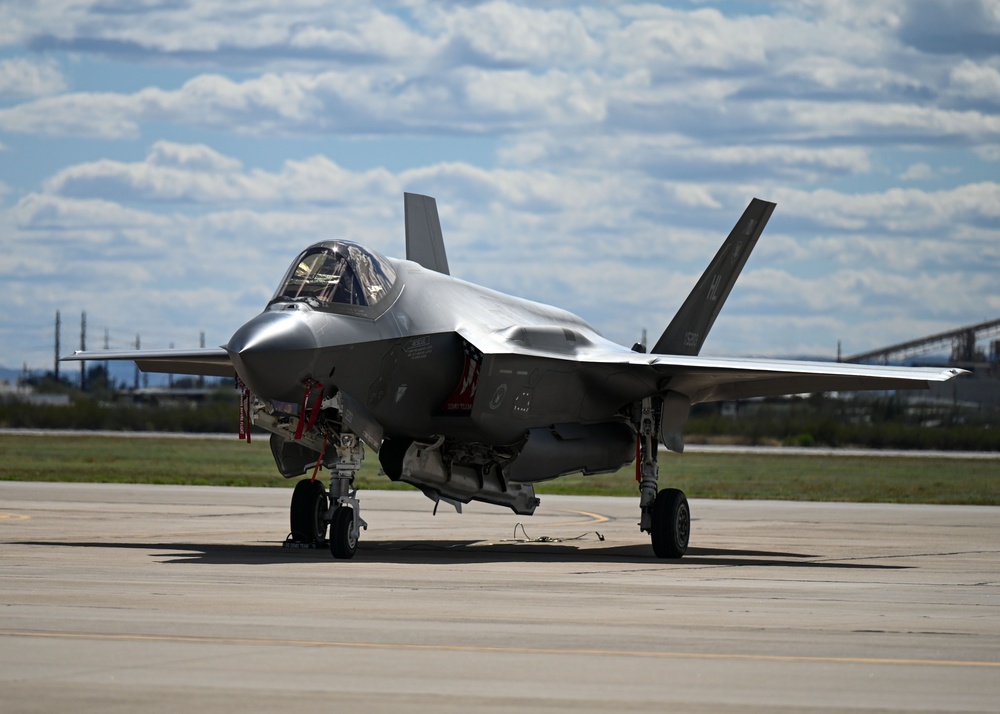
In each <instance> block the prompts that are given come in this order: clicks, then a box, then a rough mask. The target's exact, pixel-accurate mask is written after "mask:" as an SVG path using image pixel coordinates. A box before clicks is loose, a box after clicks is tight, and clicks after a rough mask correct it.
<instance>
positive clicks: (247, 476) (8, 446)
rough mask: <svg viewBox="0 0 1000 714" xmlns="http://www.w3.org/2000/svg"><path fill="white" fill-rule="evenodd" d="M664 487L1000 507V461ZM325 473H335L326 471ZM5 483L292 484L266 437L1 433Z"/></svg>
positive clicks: (364, 479) (373, 475)
mask: <svg viewBox="0 0 1000 714" xmlns="http://www.w3.org/2000/svg"><path fill="white" fill-rule="evenodd" d="M378 468H379V467H378V459H377V458H374V455H372V454H369V455H368V458H367V459H366V460H365V465H364V468H363V469H362V471H361V474H360V475H359V478H358V481H357V485H358V487H359V488H361V489H386V488H411V487H410V486H407V485H406V484H394V483H392V482H391V481H389V479H387V478H386V477H385V476H379V475H378ZM660 469H661V476H660V481H661V485H670V486H674V487H677V488H681V489H683V490H684V491H685V492H686V493H687V494H688V496H690V497H692V498H740V499H782V500H812V501H861V502H895V503H964V504H982V505H1000V460H996V459H988V460H979V459H935V458H906V457H903V458H895V457H871V458H865V457H855V456H799V455H789V456H784V455H774V456H771V455H760V456H757V455H745V454H705V453H688V454H664V455H661V457H660ZM320 478H322V479H323V480H324V481H325V480H326V479H327V478H329V475H328V473H327V472H326V471H324V472H322V474H321V476H320ZM0 480H6V481H64V482H78V481H94V482H112V483H163V484H171V483H172V484H195V485H215V486H271V487H288V486H291V485H293V484H294V483H295V479H290V480H286V479H284V478H282V477H281V476H280V475H278V473H277V471H276V469H275V467H274V462H273V460H272V459H271V452H270V449H269V448H268V444H267V440H266V439H265V438H261V439H258V440H256V441H254V442H253V443H252V444H250V445H247V444H245V443H243V442H241V441H239V440H238V439H236V438H235V437H233V440H232V441H219V440H209V439H197V438H195V439H159V438H118V437H97V436H94V437H86V436H85V437H77V436H72V437H69V436H67V437H63V436H58V437H53V436H20V435H17V436H11V435H0ZM536 490H537V491H538V493H539V494H546V493H569V494H591V495H608V496H634V495H635V494H636V492H637V490H636V483H635V477H634V470H633V468H632V467H627V468H625V469H622V470H621V471H619V472H618V473H616V474H604V475H599V476H567V477H563V478H561V479H556V480H554V481H548V482H545V483H541V484H538V485H537V486H536Z"/></svg>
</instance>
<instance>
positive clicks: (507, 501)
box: [67, 194, 962, 559]
mask: <svg viewBox="0 0 1000 714" xmlns="http://www.w3.org/2000/svg"><path fill="white" fill-rule="evenodd" d="M404 206H405V223H406V230H405V232H406V260H399V259H392V258H386V257H385V256H383V255H380V254H379V253H377V252H376V251H374V250H371V249H369V248H366V247H364V246H362V245H360V244H358V243H354V242H350V241H348V240H343V239H340V238H332V239H328V240H322V241H320V242H318V243H315V244H313V245H311V246H309V247H308V248H306V249H305V250H304V251H303V252H302V253H301V254H299V256H298V257H296V258H295V260H293V261H292V264H291V266H290V267H289V268H288V271H287V273H286V274H285V276H284V278H283V279H282V280H281V283H280V284H279V285H278V288H277V290H276V291H275V292H274V296H273V297H272V298H271V300H270V301H269V302H268V303H267V305H266V306H265V307H264V310H263V312H261V313H260V314H259V315H257V316H255V317H253V318H252V319H250V321H249V322H247V323H246V324H245V325H243V326H242V327H240V328H239V329H238V330H237V331H236V333H235V334H234V335H233V336H232V338H230V340H229V342H228V343H227V344H226V345H224V346H223V347H221V348H219V349H197V350H169V351H136V352H91V353H82V352H77V353H76V354H74V355H73V356H71V357H68V358H67V359H71V360H110V359H121V360H133V361H135V362H136V364H138V366H139V368H140V369H142V370H144V371H146V372H161V373H173V374H190V375H209V376H212V375H214V376H224V377H233V378H234V379H235V380H237V381H236V383H237V385H238V386H239V387H240V389H241V390H242V399H241V401H240V404H241V407H240V435H241V437H243V438H245V439H247V440H249V439H250V429H251V427H252V426H255V427H258V428H260V429H263V430H266V431H267V432H270V446H271V452H272V454H273V456H274V461H275V464H276V465H277V469H278V471H279V472H280V473H281V475H282V476H284V477H285V478H294V477H297V476H301V475H303V474H307V473H308V472H309V471H310V470H312V472H313V477H312V478H306V479H302V480H301V481H299V483H297V484H296V486H295V489H294V492H293V494H292V499H291V508H290V521H291V532H292V533H291V536H290V543H292V544H300V545H306V546H322V547H326V545H327V544H329V548H330V551H331V553H332V555H333V556H334V557H335V558H341V559H346V558H352V557H353V556H354V554H355V552H356V549H357V544H358V539H359V536H360V532H361V529H367V523H366V522H365V521H364V520H363V518H362V516H361V505H360V500H359V498H358V492H357V490H356V488H355V484H354V481H355V476H356V475H357V473H358V470H359V469H360V467H361V464H362V460H363V459H364V458H365V453H366V452H365V446H366V445H367V447H368V448H369V449H370V450H371V451H372V452H375V453H376V454H377V455H378V460H379V462H380V464H381V466H382V471H383V472H384V473H385V475H386V476H387V477H388V478H389V479H391V480H393V481H403V482H406V483H409V484H412V485H413V486H416V487H417V488H418V489H420V490H421V491H423V493H424V494H426V495H427V496H428V497H429V498H430V499H431V500H433V501H434V502H435V505H434V509H435V510H436V509H437V506H438V504H439V503H440V502H445V503H447V504H451V505H453V506H455V507H456V508H457V509H458V510H459V511H460V510H461V506H462V504H466V503H469V502H470V501H483V502H486V503H490V504H496V505H498V506H506V507H508V508H510V509H511V510H513V511H514V512H515V513H517V514H524V515H528V514H531V513H533V512H534V510H535V508H536V507H537V506H538V503H539V501H538V499H537V498H536V497H535V492H534V484H535V483H537V482H540V481H547V480H549V479H554V478H558V477H560V476H563V475H566V474H571V473H581V472H582V473H583V474H597V473H604V472H614V471H617V470H618V469H620V468H622V467H623V466H625V465H626V464H629V463H632V462H635V470H636V480H637V482H638V489H637V490H638V495H639V528H640V530H641V531H643V532H645V533H648V534H649V537H650V540H651V543H652V549H653V552H654V554H655V555H656V556H657V557H659V558H680V557H681V556H683V555H684V553H685V551H686V550H687V548H688V543H689V539H690V533H691V510H690V507H689V504H688V501H687V498H686V497H685V495H684V493H683V492H682V491H680V490H678V489H675V488H664V489H662V490H661V489H660V488H659V468H658V465H657V458H656V457H657V452H658V449H659V447H660V446H661V445H662V446H663V447H665V448H667V449H670V450H672V451H677V452H679V451H682V450H683V448H684V437H683V432H684V425H685V422H686V421H687V418H688V414H689V411H690V409H691V405H693V404H699V403H704V402H715V401H720V400H732V399H746V398H750V397H770V396H778V395H785V394H798V393H803V392H824V391H849V390H893V389H920V388H927V387H928V386H929V383H930V382H940V381H945V380H948V379H951V378H953V377H955V376H957V375H958V374H960V373H961V372H962V370H958V369H938V368H920V369H918V368H902V367H889V366H868V365H855V364H837V363H818V362H800V361H784V360H771V359H733V358H715V357H702V356H700V355H699V353H700V352H701V347H702V344H703V343H704V342H705V338H706V337H707V336H708V334H709V330H711V328H712V325H713V324H714V322H715V319H716V317H717V316H718V315H719V311H720V310H721V309H722V306H723V304H724V303H725V301H726V298H727V297H728V296H729V293H730V290H731V289H732V287H733V284H734V283H735V282H736V279H737V277H738V276H739V274H740V271H741V270H742V269H743V266H744V265H745V264H746V262H747V258H748V257H749V256H750V252H751V251H752V250H753V248H754V246H755V245H756V243H757V239H758V238H759V236H760V234H761V232H762V231H763V230H764V226H765V225H766V224H767V221H768V219H769V218H770V216H771V212H772V211H773V210H774V207H775V204H773V203H769V202H767V201H762V200H759V199H754V200H753V201H751V202H750V205H749V206H747V208H746V210H745V211H744V213H743V215H742V216H741V217H740V219H739V221H737V223H736V225H735V227H734V228H733V229H732V231H731V232H730V234H729V236H728V238H726V240H725V241H724V242H723V244H722V247H721V248H720V249H719V251H718V253H717V254H716V255H715V257H714V259H713V260H712V261H711V263H710V264H709V266H708V268H707V269H706V271H705V273H704V274H703V275H702V276H701V278H700V279H699V280H698V282H697V284H696V285H695V286H694V289H693V290H692V291H691V293H690V294H689V295H688V297H687V299H686V300H685V301H684V303H683V304H682V305H681V307H680V309H679V310H678V312H677V314H676V315H675V317H674V318H673V320H672V321H671V322H670V324H669V325H668V326H667V327H666V329H665V330H664V331H663V334H662V335H661V336H660V337H659V339H657V340H656V342H655V344H654V345H653V347H652V349H651V350H649V351H648V352H647V351H646V349H645V347H644V346H643V345H641V344H636V345H634V346H633V347H632V348H628V347H625V346H622V345H618V344H615V343H613V342H611V341H609V340H607V339H605V338H604V337H602V336H601V334H600V333H599V332H598V331H597V329H595V328H594V327H592V326H591V325H589V324H587V322H585V321H584V320H582V319H581V318H579V317H577V316H575V315H573V314H571V313H569V312H566V311H564V310H561V309H558V308H556V307H551V306H548V305H543V304H539V303H537V302H531V301H528V300H522V299H519V298H516V297H511V296H509V295H505V294H502V293H499V292H496V291H494V290H490V289H487V288H484V287H480V286H478V285H474V284H472V283H469V282H466V281H463V280H460V279H458V278H456V277H453V276H452V275H451V274H450V271H449V268H448V259H447V256H446V253H445V247H444V240H443V237H442V233H441V224H440V221H439V218H438V212H437V205H436V203H435V201H434V199H433V198H430V197H428V196H421V195H416V194H405V195H404ZM320 465H322V466H324V467H326V468H327V469H328V470H329V474H330V478H329V487H328V488H327V487H325V486H324V484H323V482H322V481H320V480H318V479H316V477H315V475H316V472H317V471H318V469H319V467H320Z"/></svg>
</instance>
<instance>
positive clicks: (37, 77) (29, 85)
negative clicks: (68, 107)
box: [0, 58, 66, 98]
mask: <svg viewBox="0 0 1000 714" xmlns="http://www.w3.org/2000/svg"><path fill="white" fill-rule="evenodd" d="M64 89H66V80H65V78H64V77H63V75H62V73H61V72H60V71H59V68H58V67H57V66H56V64H55V63H54V62H52V61H47V62H34V61H32V60H28V59H23V58H15V59H6V60H0V98H11V97H38V96H43V95H46V94H55V93H57V92H61V91H63V90H64Z"/></svg>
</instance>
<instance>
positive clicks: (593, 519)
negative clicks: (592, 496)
mask: <svg viewBox="0 0 1000 714" xmlns="http://www.w3.org/2000/svg"><path fill="white" fill-rule="evenodd" d="M569 512H570V513H576V514H577V515H580V516H587V517H589V518H590V520H589V521H573V522H572V523H545V524H544V527H545V528H548V527H550V526H592V525H595V524H597V523H607V522H608V521H610V520H611V517H610V516H602V515H601V514H600V513H589V512H588V511H569ZM539 525H540V526H542V525H543V524H539Z"/></svg>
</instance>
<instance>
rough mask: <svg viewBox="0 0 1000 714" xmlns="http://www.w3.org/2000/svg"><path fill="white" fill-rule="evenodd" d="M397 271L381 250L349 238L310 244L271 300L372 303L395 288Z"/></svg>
mask: <svg viewBox="0 0 1000 714" xmlns="http://www.w3.org/2000/svg"><path fill="white" fill-rule="evenodd" d="M395 281H396V272H395V271H394V270H393V269H392V266H391V265H390V264H389V261H388V260H386V259H385V258H384V257H382V256H381V255H379V254H378V253H376V252H374V251H371V250H368V249H367V248H362V247H361V246H360V245H358V244H356V243H351V242H349V241H326V242H323V243H317V244H316V245H313V246H310V247H309V248H307V249H306V250H305V251H303V252H302V254H301V255H300V256H299V257H298V258H296V259H295V262H294V263H292V265H291V267H290V268H289V269H288V272H287V273H286V274H285V278H284V280H282V281H281V287H279V288H278V291H277V292H276V293H275V294H274V297H273V298H272V299H271V302H276V301H299V300H301V301H303V302H306V303H308V304H310V305H312V306H313V307H319V308H332V309H338V308H342V307H345V306H348V305H350V306H354V307H361V308H364V307H373V306H375V305H377V304H378V303H379V301H381V300H382V298H384V297H385V296H386V295H387V294H388V293H389V291H390V290H391V289H392V286H393V283H395Z"/></svg>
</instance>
